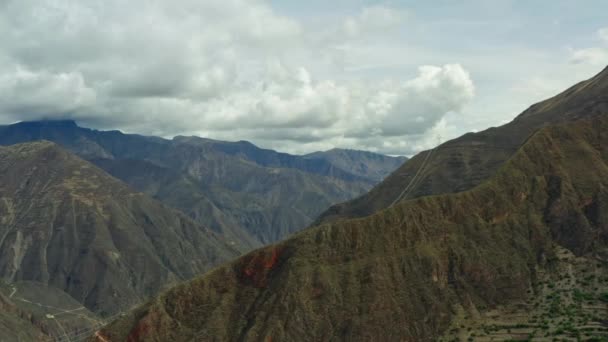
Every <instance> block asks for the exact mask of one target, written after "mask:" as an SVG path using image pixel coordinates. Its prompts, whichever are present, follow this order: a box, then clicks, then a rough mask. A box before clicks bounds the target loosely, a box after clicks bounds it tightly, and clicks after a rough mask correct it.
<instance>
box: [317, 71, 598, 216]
mask: <svg viewBox="0 0 608 342" xmlns="http://www.w3.org/2000/svg"><path fill="white" fill-rule="evenodd" d="M606 112H608V68H606V69H604V71H602V72H601V73H600V74H598V75H597V76H595V77H593V78H592V79H590V80H587V81H584V82H581V83H579V84H577V85H575V86H573V87H571V88H570V89H568V90H566V91H564V92H563V93H561V94H559V95H557V96H555V97H553V98H550V99H548V100H546V101H543V102H540V103H538V104H535V105H533V106H531V107H530V108H529V109H527V110H526V111H525V112H523V113H522V114H521V115H519V116H518V117H517V118H515V120H513V121H512V122H511V123H508V124H506V125H504V126H501V127H497V128H494V127H493V128H490V129H487V130H485V131H482V132H479V133H467V134H465V135H463V136H461V137H460V138H457V139H454V140H451V141H449V142H446V143H444V144H442V145H440V146H438V147H437V148H435V149H434V150H432V151H424V152H421V153H419V154H418V155H416V156H414V157H413V158H412V159H411V160H409V161H408V162H407V163H406V164H404V165H403V166H401V167H400V168H399V169H397V170H396V171H395V172H393V173H392V174H391V175H390V176H388V177H387V178H386V179H385V180H384V181H383V182H382V183H380V184H379V185H377V186H376V187H374V189H372V190H371V191H370V192H369V193H367V194H365V195H363V196H361V197H359V198H357V199H354V200H352V201H349V202H346V203H341V204H338V205H335V206H333V207H332V208H330V209H329V210H327V211H326V212H324V213H323V214H322V215H321V216H320V217H319V218H318V219H317V221H316V223H317V224H319V223H324V222H331V221H334V220H338V219H342V218H352V217H363V216H367V215H370V214H372V213H374V212H376V211H377V210H380V209H384V208H387V207H388V206H390V205H391V204H392V203H393V202H394V201H395V200H396V199H397V198H398V197H399V195H400V194H403V195H404V196H403V197H407V198H416V197H420V196H426V195H433V194H442V193H450V192H459V191H464V190H468V189H471V188H472V187H474V186H476V185H478V184H480V183H481V182H483V181H484V180H486V179H488V177H490V176H492V175H493V174H494V173H495V172H496V170H498V168H499V167H500V166H501V165H502V164H503V163H504V162H505V161H506V160H507V159H508V158H510V157H511V156H512V155H513V154H514V153H515V151H517V149H518V148H519V147H520V146H521V145H522V144H523V143H524V142H525V141H526V139H528V138H529V137H530V135H531V134H533V133H534V132H535V131H536V130H538V129H539V128H541V127H543V126H545V125H548V124H552V123H557V122H564V121H566V122H567V121H573V120H576V119H579V118H583V117H590V116H595V115H598V114H602V113H606ZM425 161H426V162H425ZM421 166H424V167H422V168H421ZM419 170H420V173H419V174H418V171H419ZM410 183H411V185H410ZM408 185H410V186H409V188H408ZM406 188H407V189H408V190H407V191H405V193H404V190H405V189H406Z"/></svg>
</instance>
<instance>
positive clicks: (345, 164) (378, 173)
mask: <svg viewBox="0 0 608 342" xmlns="http://www.w3.org/2000/svg"><path fill="white" fill-rule="evenodd" d="M304 157H305V158H308V159H319V160H325V161H327V162H328V163H330V164H332V165H334V166H335V167H337V168H339V169H341V170H344V171H346V172H350V173H352V174H354V175H357V176H359V177H364V178H370V179H374V180H376V181H378V182H380V181H382V180H383V179H384V178H385V177H386V176H387V175H389V174H390V173H391V172H393V171H394V170H396V169H397V168H399V167H400V166H401V165H403V163H405V162H406V161H407V158H406V157H389V156H385V155H382V154H377V153H372V152H366V151H357V150H346V149H340V148H334V149H331V150H329V151H324V152H314V153H310V154H307V155H305V156H304Z"/></svg>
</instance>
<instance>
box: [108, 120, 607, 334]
mask: <svg viewBox="0 0 608 342" xmlns="http://www.w3.org/2000/svg"><path fill="white" fill-rule="evenodd" d="M606 132H608V116H606V115H602V116H600V117H598V118H595V119H593V120H581V121H578V122H576V123H570V124H564V125H555V126H550V127H545V128H542V129H540V130H539V131H538V132H536V133H535V134H534V135H533V136H532V137H531V138H530V139H529V140H528V141H527V142H526V143H525V144H524V145H523V146H522V147H521V148H520V149H519V150H518V151H517V153H515V155H514V156H513V157H512V158H511V159H510V160H509V161H507V162H506V163H504V165H503V166H502V167H501V168H500V170H499V171H498V172H497V173H496V174H495V175H494V176H493V177H491V178H490V179H488V180H487V181H486V182H483V183H482V184H480V185H478V186H476V187H475V188H473V189H471V190H468V191H463V192H460V193H456V194H445V195H438V196H429V197H422V198H418V199H413V200H407V201H403V202H401V203H399V204H397V205H396V206H394V207H392V208H390V209H386V210H383V211H380V212H378V213H376V214H374V215H372V216H369V217H365V218H361V219H351V220H341V221H339V222H335V223H331V224H325V225H322V226H318V227H314V228H311V229H307V230H305V231H303V232H300V233H298V234H297V235H296V236H294V237H293V238H291V239H288V240H286V241H284V242H283V243H280V244H277V245H274V246H269V247H267V248H264V249H261V250H257V251H255V252H252V253H250V254H248V255H246V256H244V257H241V258H239V259H238V260H236V261H234V262H232V263H231V264H228V265H224V266H223V267H220V268H217V269H215V270H213V271H211V272H210V273H208V274H207V275H205V276H203V277H201V278H198V279H196V280H194V281H191V282H188V283H185V284H182V285H180V286H177V287H175V288H173V289H171V290H169V291H167V292H166V293H164V294H163V295H161V296H160V297H158V298H157V299H155V300H153V301H151V302H150V303H148V304H146V305H144V306H142V307H140V308H139V309H137V310H135V311H133V312H132V313H131V314H130V315H129V316H128V317H126V318H124V319H120V320H118V321H117V322H114V323H113V324H111V325H109V326H108V327H106V328H105V329H104V330H103V331H102V332H101V333H100V334H101V336H103V337H104V338H105V339H106V340H109V341H125V340H129V341H190V340H193V339H194V340H197V339H204V340H209V341H225V340H235V341H236V340H238V341H270V340H276V341H303V340H305V341H330V340H348V341H354V340H360V341H398V340H399V341H431V340H436V339H437V338H439V336H441V335H442V334H443V333H444V332H445V331H446V329H448V327H449V326H450V324H451V322H452V321H453V319H454V318H455V317H456V316H457V313H458V312H460V311H465V312H467V313H469V314H471V315H473V314H476V313H477V312H479V311H481V312H485V311H487V310H489V309H491V308H494V307H496V306H498V305H502V304H508V303H513V302H515V301H521V300H525V299H527V298H528V297H530V296H532V297H533V296H535V295H536V294H539V293H540V292H539V291H540V288H539V285H540V284H539V281H538V280H539V277H540V275H541V274H542V273H543V271H545V270H549V271H551V270H552V269H555V268H556V267H557V266H556V265H557V264H558V263H559V259H558V258H557V255H558V254H557V251H558V248H562V247H564V248H567V249H569V250H570V251H572V252H573V253H574V254H575V255H577V256H580V257H588V258H591V257H593V260H595V261H594V262H597V263H598V264H601V265H603V266H602V267H604V268H606V267H608V248H607V247H608V215H606V213H608V134H606Z"/></svg>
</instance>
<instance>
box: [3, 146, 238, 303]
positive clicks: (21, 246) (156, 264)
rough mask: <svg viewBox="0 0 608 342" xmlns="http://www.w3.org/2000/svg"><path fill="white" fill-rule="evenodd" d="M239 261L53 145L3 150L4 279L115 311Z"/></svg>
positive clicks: (185, 222)
mask: <svg viewBox="0 0 608 342" xmlns="http://www.w3.org/2000/svg"><path fill="white" fill-rule="evenodd" d="M237 254H238V253H237V252H236V251H235V250H233V249H232V248H231V247H230V246H229V245H228V244H227V243H225V242H224V241H223V239H221V238H220V237H218V236H217V234H215V233H213V232H211V231H210V230H208V229H206V228H204V227H202V226H200V225H198V224H196V223H194V222H193V221H191V220H190V219H188V218H187V217H186V216H185V215H183V214H180V213H178V212H177V211H174V210H171V209H168V208H166V207H164V206H163V205H161V204H160V203H158V202H157V201H155V200H153V199H151V198H149V197H147V196H146V195H144V194H141V193H136V192H133V191H132V190H130V189H129V188H128V187H127V186H125V185H124V184H122V183H121V182H119V181H118V180H116V179H114V178H112V177H111V176H109V175H108V174H106V173H105V172H103V171H101V170H100V169H98V168H97V167H95V166H93V165H92V164H90V163H88V162H86V161H84V160H82V159H80V158H78V157H76V156H74V155H71V154H70V153H68V152H66V151H65V150H63V149H61V148H59V147H58V146H57V145H55V144H53V143H50V142H36V143H27V144H20V145H13V146H9V147H0V277H1V278H4V279H6V280H7V281H9V282H17V281H23V280H30V281H36V282H40V283H42V284H47V285H51V286H54V287H56V288H58V289H61V290H63V291H65V292H66V293H68V294H69V295H71V296H72V297H73V298H75V299H76V300H78V301H79V302H80V303H82V304H83V305H84V306H86V307H87V308H88V309H90V310H92V311H94V312H97V313H101V314H109V313H115V312H116V311H118V310H121V309H126V308H128V307H130V306H131V305H134V304H137V303H139V302H140V301H141V300H142V299H145V298H146V297H148V296H151V295H154V294H156V293H157V292H158V291H159V290H160V289H162V288H163V287H164V286H166V285H168V284H170V283H172V282H176V281H180V280H185V279H188V278H190V277H192V276H194V275H196V274H200V273H201V272H204V271H206V270H208V269H209V268H210V267H212V266H214V265H216V264H218V263H220V262H223V261H226V260H228V259H230V258H233V257H235V256H236V255H237Z"/></svg>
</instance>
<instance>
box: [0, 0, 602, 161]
mask: <svg viewBox="0 0 608 342" xmlns="http://www.w3.org/2000/svg"><path fill="white" fill-rule="evenodd" d="M606 13H608V2H606V1H605V0H587V1H584V2H579V1H576V2H575V1H571V0H570V1H563V0H552V1H538V0H536V1H535V0H529V1H515V0H513V1H509V0H494V1H485V0H470V1H467V0H465V1H448V0H444V1H441V0H437V1H397V0H393V1H371V0H334V1H326V0H323V1H322V0H308V1H301V0H221V1H220V0H172V1H168V0H164V1H163V0H130V1H126V0H88V1H80V0H0V124H10V123H14V122H17V121H26V120H40V119H74V120H76V121H77V122H78V123H79V124H80V125H82V126H86V127H92V128H97V129H120V130H122V131H124V132H128V133H139V134H146V135H158V136H163V137H167V138H172V137H174V136H177V135H196V136H202V137H207V138H212V139H220V140H229V141H236V140H249V141H252V142H254V143H255V144H257V145H259V146H262V147H266V148H272V149H276V150H279V151H285V152H290V153H298V154H301V153H308V152H312V151H317V150H327V149H331V148H334V147H338V148H352V149H361V150H370V151H375V152H380V153H385V154H391V155H408V156H410V155H413V154H415V153H417V152H420V151H421V150H424V149H428V148H432V147H433V146H435V145H436V144H438V143H439V142H441V141H445V140H447V139H452V138H455V137H457V136H460V135H462V134H464V133H466V132H469V131H480V130H483V129H485V128H488V127H491V126H498V125H501V124H504V123H506V122H508V121H510V120H511V119H513V118H514V117H515V116H516V115H518V114H519V113H520V112H522V111H523V110H524V109H525V108H527V107H528V106H530V105H532V104H533V103H535V102H538V101H540V100H543V99H545V98H548V97H550V96H553V95H555V94H557V93H559V92H560V91H562V90H565V89H566V88H567V87H569V86H571V85H573V84H574V83H576V82H579V81H582V80H584V79H587V78H589V77H592V76H593V75H594V74H596V73H598V72H600V71H601V70H602V69H603V68H605V67H606V66H607V65H608V16H606Z"/></svg>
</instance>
